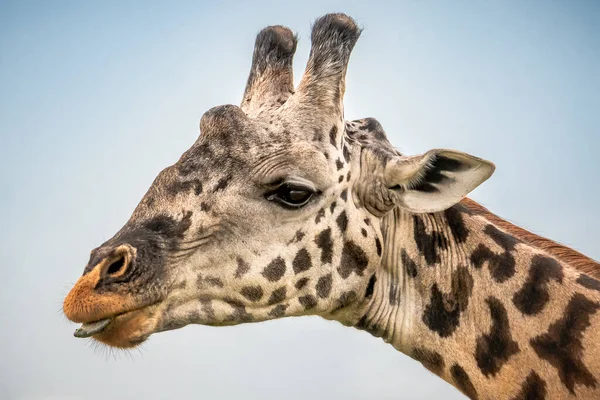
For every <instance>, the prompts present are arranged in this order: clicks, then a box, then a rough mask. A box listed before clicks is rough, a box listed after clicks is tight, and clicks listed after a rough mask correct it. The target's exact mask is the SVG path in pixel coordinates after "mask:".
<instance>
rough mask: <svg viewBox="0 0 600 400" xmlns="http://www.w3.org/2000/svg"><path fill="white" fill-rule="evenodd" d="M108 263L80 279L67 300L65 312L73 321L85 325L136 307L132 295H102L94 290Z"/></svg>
mask: <svg viewBox="0 0 600 400" xmlns="http://www.w3.org/2000/svg"><path fill="white" fill-rule="evenodd" d="M108 261H109V260H105V261H103V262H102V263H100V264H98V266H96V268H94V269H93V270H92V271H90V272H89V273H87V274H85V275H83V276H82V277H81V278H79V280H78V281H77V283H75V286H74V287H73V288H72V289H71V291H70V292H69V294H68V295H67V297H66V298H65V301H64V303H63V311H64V313H65V315H66V316H67V318H68V319H70V320H71V321H73V322H83V323H85V322H92V321H98V320H100V319H103V318H107V317H111V316H113V315H115V314H119V313H122V312H124V311H127V310H131V309H134V308H135V307H136V302H135V300H134V298H133V297H132V296H130V295H122V294H117V293H102V294H100V293H97V292H96V291H95V290H94V289H95V287H96V285H97V284H98V281H99V280H100V272H101V271H102V270H103V268H104V266H105V264H107V263H108Z"/></svg>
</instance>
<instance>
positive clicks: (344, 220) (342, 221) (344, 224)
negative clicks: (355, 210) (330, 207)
mask: <svg viewBox="0 0 600 400" xmlns="http://www.w3.org/2000/svg"><path fill="white" fill-rule="evenodd" d="M335 222H336V223H337V225H338V227H339V228H340V231H341V232H342V233H344V232H346V228H348V216H347V215H346V211H342V212H341V213H340V215H338V217H337V218H336V219H335Z"/></svg>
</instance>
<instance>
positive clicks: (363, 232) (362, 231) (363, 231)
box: [360, 228, 367, 237]
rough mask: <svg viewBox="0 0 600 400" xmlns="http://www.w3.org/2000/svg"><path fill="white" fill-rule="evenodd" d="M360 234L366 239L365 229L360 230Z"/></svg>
mask: <svg viewBox="0 0 600 400" xmlns="http://www.w3.org/2000/svg"><path fill="white" fill-rule="evenodd" d="M360 233H361V234H362V235H363V236H364V237H367V230H366V229H365V228H361V229H360Z"/></svg>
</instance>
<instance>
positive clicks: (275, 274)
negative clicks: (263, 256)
mask: <svg viewBox="0 0 600 400" xmlns="http://www.w3.org/2000/svg"><path fill="white" fill-rule="evenodd" d="M285 270H286V266H285V260H284V259H283V258H281V257H277V258H276V259H274V260H273V261H271V262H270V263H269V265H267V266H266V267H265V269H264V270H263V272H262V276H264V277H265V278H267V279H268V280H269V281H271V282H277V281H278V280H280V279H281V277H283V274H285Z"/></svg>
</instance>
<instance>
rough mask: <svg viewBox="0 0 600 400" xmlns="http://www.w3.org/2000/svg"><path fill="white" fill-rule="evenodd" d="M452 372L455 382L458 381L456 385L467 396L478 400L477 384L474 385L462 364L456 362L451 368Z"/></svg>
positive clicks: (472, 399)
mask: <svg viewBox="0 0 600 400" xmlns="http://www.w3.org/2000/svg"><path fill="white" fill-rule="evenodd" d="M450 374H451V375H452V379H454V383H456V387H457V388H458V389H459V390H460V391H461V392H463V393H464V394H465V396H467V397H468V398H470V399H471V400H477V399H478V398H479V396H478V395H477V391H476V390H475V386H473V382H471V378H469V375H468V374H467V372H466V371H465V370H464V369H463V368H462V367H461V366H460V365H458V364H454V365H453V366H452V367H451V368H450Z"/></svg>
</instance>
